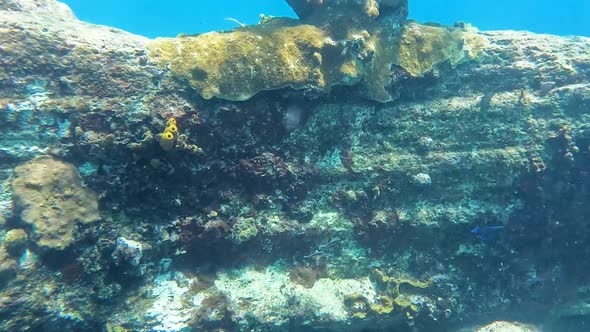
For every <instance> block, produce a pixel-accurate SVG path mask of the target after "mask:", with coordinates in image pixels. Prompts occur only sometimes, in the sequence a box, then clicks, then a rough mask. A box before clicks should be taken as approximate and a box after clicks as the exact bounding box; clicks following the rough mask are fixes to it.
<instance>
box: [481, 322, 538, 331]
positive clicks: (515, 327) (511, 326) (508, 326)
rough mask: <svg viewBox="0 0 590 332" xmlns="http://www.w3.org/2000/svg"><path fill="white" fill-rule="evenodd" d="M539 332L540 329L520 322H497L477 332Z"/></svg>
mask: <svg viewBox="0 0 590 332" xmlns="http://www.w3.org/2000/svg"><path fill="white" fill-rule="evenodd" d="M500 331H501V332H539V331H541V330H539V329H538V328H536V327H534V326H532V325H529V324H523V323H519V322H505V321H496V322H493V323H491V324H488V325H486V326H484V327H480V328H478V329H476V330H475V332H500Z"/></svg>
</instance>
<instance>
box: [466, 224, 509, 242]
mask: <svg viewBox="0 0 590 332" xmlns="http://www.w3.org/2000/svg"><path fill="white" fill-rule="evenodd" d="M503 230H504V226H485V227H479V226H477V227H475V228H474V229H472V230H471V234H475V235H477V238H478V239H480V240H482V241H484V242H485V241H490V240H494V239H495V238H497V237H498V235H499V233H500V232H501V231H503Z"/></svg>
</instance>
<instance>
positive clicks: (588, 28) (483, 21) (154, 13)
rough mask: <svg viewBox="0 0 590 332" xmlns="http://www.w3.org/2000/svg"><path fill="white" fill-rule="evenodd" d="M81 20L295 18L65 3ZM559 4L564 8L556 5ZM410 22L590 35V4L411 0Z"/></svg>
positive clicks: (199, 1)
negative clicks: (464, 23) (467, 23)
mask: <svg viewBox="0 0 590 332" xmlns="http://www.w3.org/2000/svg"><path fill="white" fill-rule="evenodd" d="M64 2H65V3H67V4H68V5H69V6H70V7H71V8H72V9H73V10H74V13H75V14H76V15H77V16H78V18H80V19H82V20H85V21H89V22H92V23H97V24H104V25H109V26H114V27H118V28H121V29H124V30H127V31H130V32H133V33H136V34H140V35H144V36H148V37H157V36H176V35H177V34H179V33H201V32H207V31H211V30H223V29H231V28H234V27H236V24H235V23H233V22H229V21H227V20H224V19H225V18H228V17H231V18H235V19H237V20H239V21H241V22H243V23H246V24H254V23H257V22H258V20H259V14H260V13H264V14H266V15H273V16H295V14H294V13H293V11H292V10H291V8H289V6H287V3H286V2H285V1H283V0H264V1H255V0H250V1H248V0H217V1H205V0H175V1H158V0H103V1H88V0H64ZM556 3H559V5H556ZM410 18H413V19H416V20H418V21H423V22H425V21H429V22H439V23H443V24H449V25H451V24H453V23H454V22H456V21H466V22H470V23H472V24H473V25H475V26H476V27H478V28H479V29H481V30H498V29H511V30H528V31H532V32H537V33H550V34H557V35H582V36H590V1H586V0H561V1H559V2H557V1H554V0H410Z"/></svg>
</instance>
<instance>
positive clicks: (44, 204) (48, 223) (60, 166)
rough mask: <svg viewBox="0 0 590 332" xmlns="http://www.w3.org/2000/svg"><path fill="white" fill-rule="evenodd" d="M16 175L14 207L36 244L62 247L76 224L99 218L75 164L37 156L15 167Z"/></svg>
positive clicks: (70, 238)
mask: <svg viewBox="0 0 590 332" xmlns="http://www.w3.org/2000/svg"><path fill="white" fill-rule="evenodd" d="M15 174H16V178H15V179H14V181H13V182H12V188H13V191H14V200H15V206H16V208H17V209H18V211H20V217H21V219H22V221H23V222H24V223H25V224H28V225H30V226H31V227H32V233H31V234H30V235H31V237H32V239H33V241H35V243H36V244H37V245H38V246H39V247H41V248H46V249H57V250H63V249H65V248H66V247H68V246H69V245H70V244H71V243H72V241H74V230H75V228H76V225H77V224H78V223H82V224H87V223H92V222H95V221H98V220H99V219H100V214H99V211H98V199H97V196H96V194H95V193H94V192H92V191H91V190H90V189H88V188H86V187H85V186H84V185H83V184H82V179H81V178H80V174H78V170H77V169H76V167H74V165H72V164H68V163H66V162H63V161H61V160H58V159H56V158H54V157H50V156H40V157H37V158H35V159H33V160H31V161H29V162H26V163H24V164H22V165H20V166H18V167H16V169H15Z"/></svg>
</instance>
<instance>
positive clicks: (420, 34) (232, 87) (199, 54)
mask: <svg viewBox="0 0 590 332" xmlns="http://www.w3.org/2000/svg"><path fill="white" fill-rule="evenodd" d="M368 3H375V2H374V1H368ZM370 8H375V7H370ZM331 10H332V9H330V11H331ZM331 27H333V26H331ZM366 29H368V30H365V28H363V29H355V28H351V27H350V26H347V28H345V29H343V30H338V31H348V33H347V34H346V35H344V36H339V35H336V34H334V33H332V32H331V31H329V30H326V29H324V28H322V27H319V26H316V25H306V24H299V23H298V22H296V21H293V20H288V19H273V20H272V21H270V22H268V23H265V24H260V25H257V26H249V27H243V28H239V29H236V30H233V31H229V32H211V33H206V34H202V35H197V36H181V37H177V38H158V39H156V40H154V41H153V42H150V43H149V44H148V45H147V47H148V49H149V50H150V52H149V56H150V57H151V58H152V59H153V61H155V62H156V63H158V64H159V65H160V66H161V67H162V68H169V70H170V72H171V73H172V74H173V75H174V76H175V77H177V78H179V79H181V80H183V81H186V82H188V83H189V84H190V85H191V86H192V87H193V88H194V89H196V90H197V92H199V94H200V95H201V96H203V97H204V98H205V99H210V98H213V97H218V98H223V99H228V100H236V101H240V100H246V99H249V98H251V97H252V96H254V95H255V94H257V93H258V92H260V91H263V90H276V89H281V88H285V87H291V88H294V89H304V90H316V91H323V92H324V93H328V92H329V91H330V90H331V88H332V87H334V86H337V85H355V84H358V85H360V89H359V91H360V92H361V94H362V95H363V96H364V97H366V98H369V99H373V100H376V101H381V102H387V101H390V100H392V99H393V98H394V96H392V95H391V94H390V93H389V92H388V91H387V88H388V87H389V86H390V85H391V84H392V79H393V78H392V76H393V73H392V66H399V67H401V68H402V69H403V70H404V71H405V72H407V73H408V74H409V75H412V76H415V77H418V76H422V75H423V74H425V73H426V72H429V71H431V70H433V69H434V68H436V67H437V66H438V65H439V64H441V63H443V62H445V61H449V62H450V63H451V65H457V64H458V63H461V62H463V61H467V60H472V59H475V58H476V57H477V56H479V55H480V54H481V51H482V49H483V47H484V46H485V39H484V38H483V37H482V36H480V35H477V34H476V33H474V32H472V31H468V30H463V29H459V28H447V27H433V26H426V25H420V24H417V23H410V24H407V25H405V26H403V27H402V28H393V27H391V26H390V25H388V24H385V23H382V24H376V23H372V24H371V25H370V26H368V27H366ZM400 29H401V30H400ZM400 31H401V32H400Z"/></svg>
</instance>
